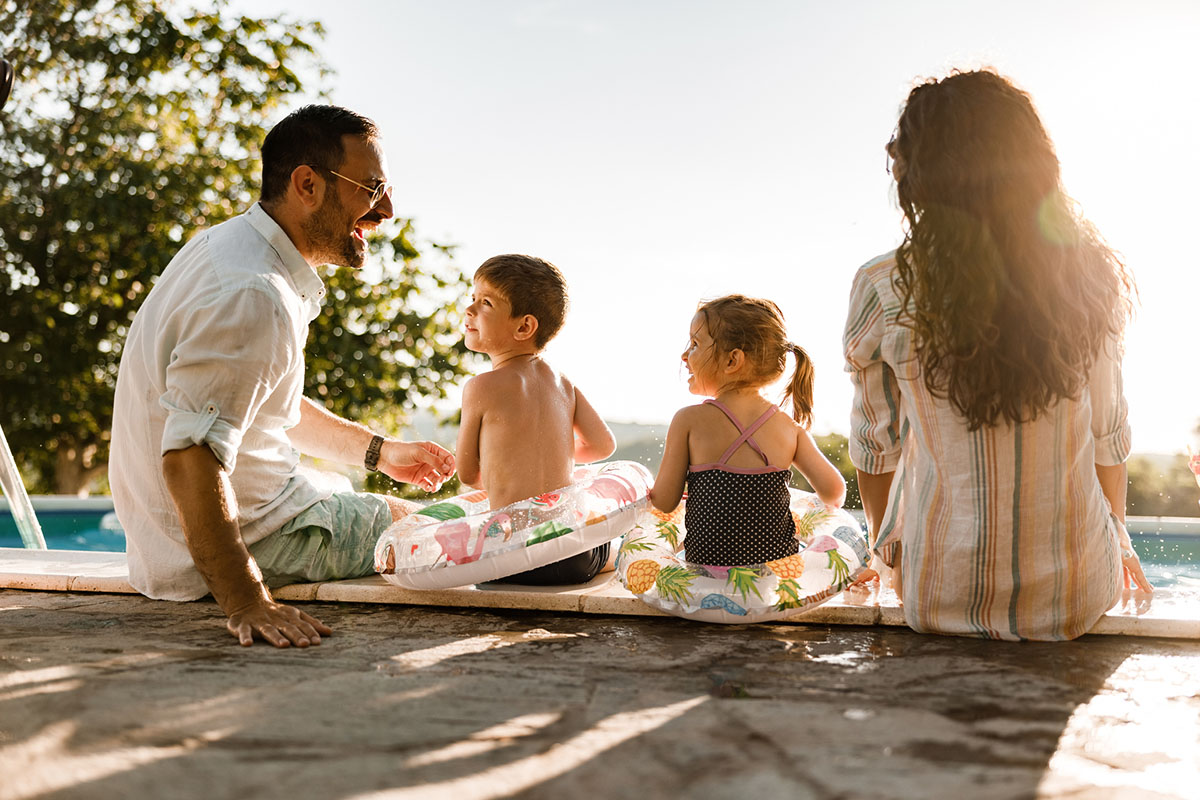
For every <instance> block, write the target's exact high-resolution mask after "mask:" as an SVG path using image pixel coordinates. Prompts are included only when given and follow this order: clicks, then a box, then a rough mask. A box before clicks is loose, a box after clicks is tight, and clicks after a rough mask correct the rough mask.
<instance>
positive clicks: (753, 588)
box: [725, 567, 763, 603]
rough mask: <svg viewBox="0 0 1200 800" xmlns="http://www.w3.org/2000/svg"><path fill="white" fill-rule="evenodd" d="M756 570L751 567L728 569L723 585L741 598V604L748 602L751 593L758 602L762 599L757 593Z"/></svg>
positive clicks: (759, 593)
mask: <svg viewBox="0 0 1200 800" xmlns="http://www.w3.org/2000/svg"><path fill="white" fill-rule="evenodd" d="M758 578H759V575H758V570H756V569H753V568H752V567H730V568H729V572H728V574H727V575H726V577H725V585H726V586H728V587H730V588H732V589H733V590H734V591H735V592H738V593H739V594H741V596H742V602H743V603H746V602H749V599H750V597H749V593H750V592H753V593H754V596H755V597H757V598H758V599H759V600H762V599H763V596H762V593H761V592H759V591H758Z"/></svg>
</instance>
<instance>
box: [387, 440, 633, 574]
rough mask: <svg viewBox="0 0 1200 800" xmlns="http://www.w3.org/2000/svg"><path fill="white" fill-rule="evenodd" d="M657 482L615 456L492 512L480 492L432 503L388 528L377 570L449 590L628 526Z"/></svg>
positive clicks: (600, 540) (580, 548) (553, 557)
mask: <svg viewBox="0 0 1200 800" xmlns="http://www.w3.org/2000/svg"><path fill="white" fill-rule="evenodd" d="M652 482H653V481H652V479H651V477H650V473H649V472H648V471H647V470H646V468H645V467H643V466H642V465H641V464H637V463H635V462H632V461H611V462H607V463H603V464H592V465H587V466H581V467H577V468H576V469H575V473H574V474H573V476H572V483H571V485H570V486H567V487H564V488H562V489H559V490H557V491H554V492H547V493H546V494H543V495H539V496H537V497H532V498H529V499H528V500H522V501H521V502H519V503H513V504H512V505H510V506H505V507H504V508H500V509H496V510H495V511H492V510H490V509H489V507H488V501H487V494H486V493H485V492H482V491H476V492H470V493H468V494H464V495H459V496H458V497H454V498H451V499H450V500H444V501H442V502H439V503H434V504H433V505H431V506H427V507H425V508H423V509H421V510H420V511H417V512H416V513H414V514H410V515H409V516H407V517H404V518H403V519H401V520H397V521H396V522H395V523H393V524H392V526H391V527H390V528H388V529H387V530H386V531H384V532H383V535H382V536H380V537H379V542H378V543H377V544H376V545H375V571H376V572H379V573H380V574H382V575H383V577H384V579H385V580H387V581H388V582H389V583H394V584H396V585H397V586H402V587H404V588H406V589H448V588H450V587H453V586H466V585H468V584H473V583H483V582H484V581H492V580H496V579H498V578H503V577H506V576H508V575H515V574H517V573H519V572H524V571H525V570H529V569H533V568H534V567H540V566H543V565H545V564H552V563H554V562H555V561H560V560H562V559H564V558H570V557H571V556H573V555H577V554H579V553H582V552H585V551H587V550H590V549H592V548H593V547H599V546H600V545H602V544H604V543H605V542H608V541H612V540H613V539H616V538H619V537H620V536H621V535H622V534H624V533H625V532H626V531H628V530H631V529H632V528H633V527H634V526H635V525H636V524H637V519H638V513H639V512H640V511H641V510H642V509H643V508H645V506H646V495H647V494H648V493H649V491H650V485H651V484H652Z"/></svg>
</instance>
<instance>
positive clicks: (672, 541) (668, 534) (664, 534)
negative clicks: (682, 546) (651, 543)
mask: <svg viewBox="0 0 1200 800" xmlns="http://www.w3.org/2000/svg"><path fill="white" fill-rule="evenodd" d="M654 527H655V528H656V529H657V530H658V538H660V539H662V540H663V541H665V542H666V543H667V545H668V546H669V547H670V548H671V550H678V549H679V526H678V525H676V524H675V523H674V522H658V523H655V526H654Z"/></svg>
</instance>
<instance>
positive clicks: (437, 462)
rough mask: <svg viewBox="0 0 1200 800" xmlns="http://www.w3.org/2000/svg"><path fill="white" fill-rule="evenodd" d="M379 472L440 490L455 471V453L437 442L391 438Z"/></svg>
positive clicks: (428, 490) (381, 460) (381, 458)
mask: <svg viewBox="0 0 1200 800" xmlns="http://www.w3.org/2000/svg"><path fill="white" fill-rule="evenodd" d="M379 471H380V472H382V473H383V474H384V475H387V476H388V477H389V478H391V479H392V480H396V481H401V482H403V483H411V484H413V485H414V486H419V487H420V488H422V489H424V490H425V491H427V492H436V491H437V490H438V489H440V488H442V484H443V483H445V481H446V479H447V478H449V477H450V476H451V475H453V474H454V456H453V455H452V454H451V453H450V451H449V450H447V449H446V448H444V447H442V446H441V445H440V444H434V443H433V442H399V441H396V440H389V441H387V442H385V443H384V445H383V448H382V449H381V450H380V452H379Z"/></svg>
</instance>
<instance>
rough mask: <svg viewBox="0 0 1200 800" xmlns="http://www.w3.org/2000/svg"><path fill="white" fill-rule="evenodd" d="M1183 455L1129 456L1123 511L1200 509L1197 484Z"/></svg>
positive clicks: (1166, 513)
mask: <svg viewBox="0 0 1200 800" xmlns="http://www.w3.org/2000/svg"><path fill="white" fill-rule="evenodd" d="M1187 462H1188V459H1187V456H1185V455H1175V456H1170V457H1165V458H1164V457H1158V458H1150V457H1147V456H1134V457H1133V458H1131V459H1129V491H1128V495H1127V496H1126V500H1125V511H1126V513H1127V514H1129V515H1130V516H1139V517H1194V516H1196V515H1197V513H1198V512H1200V487H1197V485H1196V478H1195V476H1194V475H1192V471H1191V470H1190V469H1189V468H1188V463H1187Z"/></svg>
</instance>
